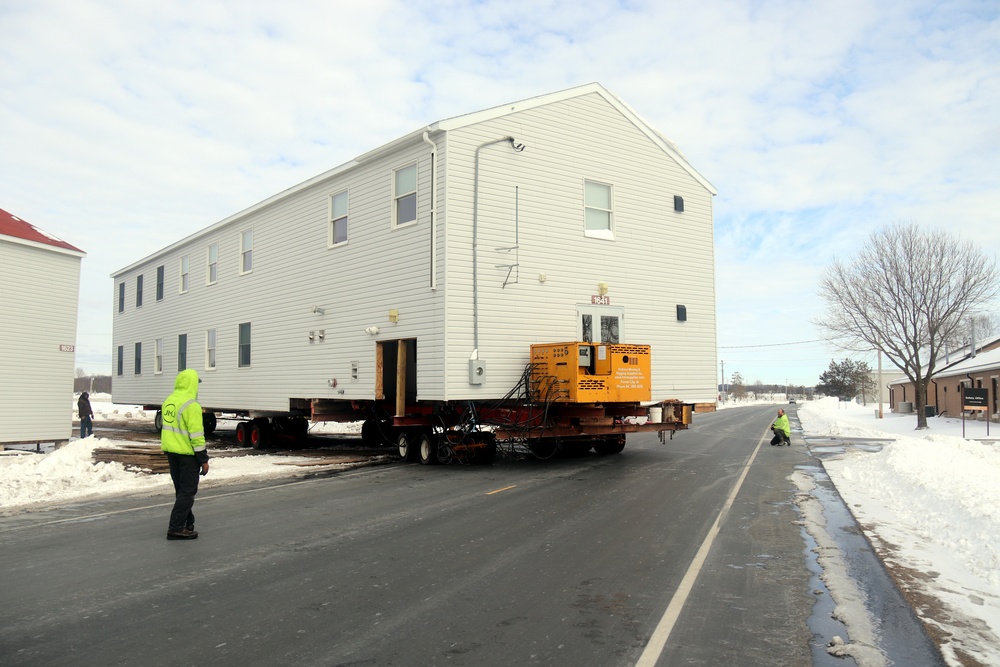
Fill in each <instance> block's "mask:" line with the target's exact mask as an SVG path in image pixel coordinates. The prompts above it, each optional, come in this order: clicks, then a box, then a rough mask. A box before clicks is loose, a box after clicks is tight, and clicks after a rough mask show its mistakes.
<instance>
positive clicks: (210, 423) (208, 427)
mask: <svg viewBox="0 0 1000 667" xmlns="http://www.w3.org/2000/svg"><path fill="white" fill-rule="evenodd" d="M201 422H202V426H203V427H204V428H205V435H206V436H210V435H212V434H213V433H215V427H216V426H218V425H219V420H218V419H216V417H215V413H214V412H206V413H205V414H203V415H202V416H201Z"/></svg>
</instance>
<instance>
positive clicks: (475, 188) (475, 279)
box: [470, 137, 524, 359]
mask: <svg viewBox="0 0 1000 667" xmlns="http://www.w3.org/2000/svg"><path fill="white" fill-rule="evenodd" d="M505 141H506V142H508V143H510V147H511V148H513V149H514V150H515V151H517V152H518V153H520V152H521V151H523V150H524V144H515V143H514V137H502V138H500V139H493V140H492V141H487V142H486V143H484V144H480V145H479V146H477V147H476V166H475V170H474V171H473V180H472V347H473V350H472V356H471V357H470V358H471V359H479V260H478V258H477V255H478V252H477V250H478V246H479V153H480V151H482V150H483V149H484V148H486V147H487V146H492V145H493V144H502V143H503V142H505Z"/></svg>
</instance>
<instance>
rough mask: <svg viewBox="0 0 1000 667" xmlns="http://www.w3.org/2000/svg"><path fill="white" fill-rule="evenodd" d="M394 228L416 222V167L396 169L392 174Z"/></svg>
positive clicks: (413, 165) (412, 165)
mask: <svg viewBox="0 0 1000 667" xmlns="http://www.w3.org/2000/svg"><path fill="white" fill-rule="evenodd" d="M392 184H393V188H392V192H393V210H392V223H393V225H394V226H396V227H399V226H400V225H407V224H410V223H412V222H416V221H417V165H416V164H411V165H410V166H408V167H403V168H402V169H397V170H396V171H394V172H393V173H392Z"/></svg>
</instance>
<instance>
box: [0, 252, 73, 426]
mask: <svg viewBox="0 0 1000 667" xmlns="http://www.w3.org/2000/svg"><path fill="white" fill-rule="evenodd" d="M0 286H2V288H0V405H3V406H4V407H3V410H2V411H0V443H3V442H19V441H25V440H30V441H51V440H57V441H58V440H68V439H69V437H70V435H71V433H72V424H71V423H70V422H71V419H72V416H73V413H72V412H71V409H72V397H73V376H74V364H75V360H76V356H75V354H74V353H73V352H68V351H60V347H59V346H60V345H69V346H73V345H75V343H76V320H77V307H78V301H79V294H80V258H79V257H76V256H70V255H66V254H63V253H59V252H53V251H49V250H45V249H41V248H34V247H30V246H26V245H21V244H17V243H9V242H4V241H0Z"/></svg>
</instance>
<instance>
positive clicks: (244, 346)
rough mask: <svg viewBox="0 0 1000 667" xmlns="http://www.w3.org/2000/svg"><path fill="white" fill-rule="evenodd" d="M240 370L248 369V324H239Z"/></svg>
mask: <svg viewBox="0 0 1000 667" xmlns="http://www.w3.org/2000/svg"><path fill="white" fill-rule="evenodd" d="M239 367H240V368H249V367H250V323H249V322H241V323H240V358H239Z"/></svg>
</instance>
